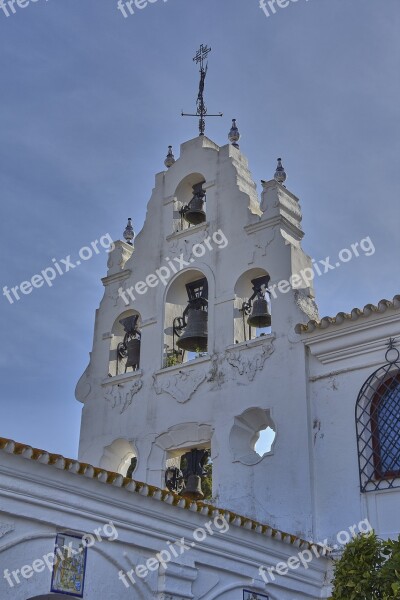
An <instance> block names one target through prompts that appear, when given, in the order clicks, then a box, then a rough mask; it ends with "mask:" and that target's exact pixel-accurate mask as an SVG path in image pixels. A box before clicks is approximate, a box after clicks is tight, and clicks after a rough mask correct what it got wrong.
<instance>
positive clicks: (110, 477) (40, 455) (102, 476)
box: [0, 438, 327, 556]
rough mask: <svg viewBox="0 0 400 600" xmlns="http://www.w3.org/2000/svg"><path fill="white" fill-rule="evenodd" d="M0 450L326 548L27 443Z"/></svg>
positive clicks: (3, 442) (1, 441)
mask: <svg viewBox="0 0 400 600" xmlns="http://www.w3.org/2000/svg"><path fill="white" fill-rule="evenodd" d="M0 450H2V451H3V452H6V453H7V454H14V455H16V456H20V457H23V458H25V459H28V460H33V461H36V462H40V463H42V464H45V465H48V466H50V467H55V468H58V469H62V470H65V471H69V472H70V473H73V474H76V475H83V476H85V477H88V478H89V479H95V480H97V481H99V482H100V483H106V484H109V485H113V486H117V487H123V488H125V490H126V491H128V492H133V493H138V494H140V495H142V496H147V497H149V498H153V499H155V500H159V501H160V502H165V503H166V504H171V505H173V506H177V507H178V508H182V509H185V510H191V511H192V512H197V513H199V514H202V515H205V516H212V517H214V516H217V515H223V516H224V517H225V519H226V520H227V521H228V523H229V524H230V525H234V526H237V527H243V528H244V529H250V530H252V531H254V532H256V533H259V534H262V535H265V536H267V537H271V538H274V539H277V540H281V541H283V542H285V543H287V544H292V545H293V546H296V547H297V548H308V549H309V548H311V547H312V545H314V546H316V547H317V548H318V549H319V551H320V555H321V556H325V555H326V554H327V551H326V548H325V547H324V546H320V545H319V544H313V543H312V542H309V541H306V540H303V539H301V538H299V537H297V536H296V535H292V534H289V533H286V532H284V531H280V530H279V529H275V528H273V527H270V526H269V525H266V524H263V523H259V522H258V521H254V520H253V519H249V518H247V517H244V516H242V515H238V514H236V513H234V512H232V511H229V510H225V509H220V508H217V507H215V506H213V505H211V504H208V503H207V502H202V501H193V500H189V499H187V498H183V497H182V496H178V495H177V494H173V493H172V492H170V491H168V490H162V489H160V488H157V487H154V486H152V485H148V484H146V483H141V482H139V481H134V480H133V479H130V478H127V477H123V476H122V475H120V474H119V473H114V472H112V471H106V470H105V469H100V468H98V467H93V466H92V465H89V464H87V463H81V462H79V461H77V460H73V459H70V458H64V457H63V456H61V455H60V454H51V453H49V452H46V451H44V450H40V449H38V448H32V447H31V446H28V445H26V444H21V443H17V442H14V441H13V440H10V439H7V438H0Z"/></svg>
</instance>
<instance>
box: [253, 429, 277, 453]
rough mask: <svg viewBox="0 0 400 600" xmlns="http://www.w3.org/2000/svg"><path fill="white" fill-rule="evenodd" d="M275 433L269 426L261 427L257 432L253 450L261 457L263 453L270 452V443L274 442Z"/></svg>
mask: <svg viewBox="0 0 400 600" xmlns="http://www.w3.org/2000/svg"><path fill="white" fill-rule="evenodd" d="M275 436H276V433H275V431H274V430H273V429H272V428H271V427H267V428H266V429H262V430H261V431H260V432H259V436H258V440H257V442H256V443H255V445H254V452H256V453H257V454H258V456H261V457H263V456H264V454H267V453H268V452H271V449H272V444H273V443H274V440H275Z"/></svg>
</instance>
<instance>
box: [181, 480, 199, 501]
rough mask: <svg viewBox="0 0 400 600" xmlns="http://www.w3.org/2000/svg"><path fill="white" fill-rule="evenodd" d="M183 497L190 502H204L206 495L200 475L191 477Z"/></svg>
mask: <svg viewBox="0 0 400 600" xmlns="http://www.w3.org/2000/svg"><path fill="white" fill-rule="evenodd" d="M182 496H184V497H185V498H189V499H190V500H202V499H203V498H204V494H203V491H202V489H201V477H200V476H199V475H189V478H188V481H187V484H186V487H185V489H184V490H183V492H182Z"/></svg>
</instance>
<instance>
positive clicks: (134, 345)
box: [125, 338, 140, 372]
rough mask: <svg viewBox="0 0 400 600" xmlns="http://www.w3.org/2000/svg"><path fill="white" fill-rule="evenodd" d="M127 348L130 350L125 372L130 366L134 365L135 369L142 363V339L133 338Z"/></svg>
mask: <svg viewBox="0 0 400 600" xmlns="http://www.w3.org/2000/svg"><path fill="white" fill-rule="evenodd" d="M126 349H127V352H128V358H127V361H126V367H125V372H126V370H127V369H128V367H132V368H133V370H134V371H136V369H138V368H139V363H140V340H139V339H137V338H136V339H133V340H129V342H127V344H126Z"/></svg>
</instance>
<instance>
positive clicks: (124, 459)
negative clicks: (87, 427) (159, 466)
mask: <svg viewBox="0 0 400 600" xmlns="http://www.w3.org/2000/svg"><path fill="white" fill-rule="evenodd" d="M135 457H136V458H137V450H136V448H135V446H134V445H133V443H132V442H129V441H128V440H126V439H123V438H120V439H117V440H114V441H113V443H112V444H110V445H109V446H106V447H105V448H104V452H103V456H102V457H101V460H100V467H101V468H102V469H106V471H113V472H114V473H120V474H121V475H123V476H124V477H125V476H126V474H127V471H128V469H129V466H130V464H131V461H132V458H135Z"/></svg>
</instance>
